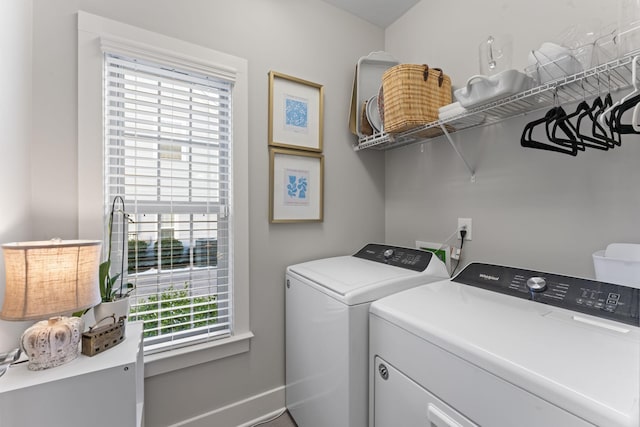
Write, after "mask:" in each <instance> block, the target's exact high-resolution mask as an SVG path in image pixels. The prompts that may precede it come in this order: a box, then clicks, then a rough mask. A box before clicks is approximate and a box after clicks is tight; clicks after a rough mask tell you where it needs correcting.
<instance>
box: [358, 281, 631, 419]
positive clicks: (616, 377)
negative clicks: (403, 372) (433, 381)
mask: <svg viewBox="0 0 640 427" xmlns="http://www.w3.org/2000/svg"><path fill="white" fill-rule="evenodd" d="M371 313H372V315H375V316H378V317H380V318H382V319H385V320H386V321H388V322H390V323H392V324H395V325H397V326H398V327H400V328H402V329H404V330H406V331H408V332H410V333H412V334H413V335H415V336H416V339H423V340H426V341H429V342H431V343H433V344H435V345H437V346H439V347H441V348H443V349H445V350H446V351H449V352H450V353H452V354H453V355H456V356H459V357H461V358H463V359H465V360H467V361H468V362H470V363H472V364H474V365H476V366H478V367H480V368H482V369H484V370H486V371H488V372H490V373H492V374H494V375H496V376H498V377H500V378H502V379H504V380H506V381H508V382H510V383H512V384H515V385H516V386H518V387H520V388H522V389H525V390H527V391H528V392H530V393H532V394H534V395H536V396H539V397H541V398H543V399H545V400H547V401H548V402H550V403H552V404H554V405H556V406H558V407H560V408H563V409H565V410H567V411H569V412H571V413H573V414H575V415H577V416H579V417H581V418H583V419H585V420H588V421H589V422H591V423H594V424H595V425H608V426H616V427H618V426H619V427H622V426H624V427H627V426H628V427H632V426H633V427H637V426H638V425H640V419H639V417H640V406H639V405H640V403H639V400H640V328H638V327H635V326H631V325H626V324H623V323H619V322H614V321H611V320H607V319H600V318H597V317H594V316H590V315H587V314H582V313H577V312H573V311H569V310H566V309H564V308H558V307H553V306H550V305H546V304H539V303H536V302H532V301H527V300H523V299H519V298H514V297H512V296H509V295H504V294H500V293H496V292H491V291H487V290H485V289H481V288H477V287H472V286H467V285H464V284H459V283H455V282H452V281H450V280H445V281H440V282H437V283H432V284H429V285H425V286H419V287H416V288H413V289H409V290H407V291H404V292H400V293H397V294H394V295H391V296H389V297H387V298H383V299H381V300H379V301H376V302H374V303H373V304H372V305H371ZM443 369H446V367H443ZM478 387H479V388H480V389H481V388H482V385H481V384H479V385H478Z"/></svg>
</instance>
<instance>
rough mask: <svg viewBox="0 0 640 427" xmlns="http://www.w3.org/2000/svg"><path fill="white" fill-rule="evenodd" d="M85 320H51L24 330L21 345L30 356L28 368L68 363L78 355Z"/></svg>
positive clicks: (60, 318)
mask: <svg viewBox="0 0 640 427" xmlns="http://www.w3.org/2000/svg"><path fill="white" fill-rule="evenodd" d="M83 331H84V320H82V319H81V318H80V317H60V316H59V317H52V318H50V319H49V320H43V321H41V322H38V323H36V324H34V325H33V326H31V327H30V328H29V329H27V330H26V331H24V333H23V334H22V338H20V344H21V346H22V350H23V351H24V352H25V354H26V355H27V356H28V357H29V366H28V367H29V369H30V370H32V371H41V370H43V369H48V368H53V367H54V366H60V365H62V364H64V363H67V362H70V361H72V360H73V359H75V358H76V357H78V354H79V353H80V347H79V344H80V339H81V338H82V332H83Z"/></svg>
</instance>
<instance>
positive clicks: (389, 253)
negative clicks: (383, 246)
mask: <svg viewBox="0 0 640 427" xmlns="http://www.w3.org/2000/svg"><path fill="white" fill-rule="evenodd" d="M382 255H383V256H384V259H389V258H391V257H392V256H393V249H387V250H385V251H384V253H383V254H382Z"/></svg>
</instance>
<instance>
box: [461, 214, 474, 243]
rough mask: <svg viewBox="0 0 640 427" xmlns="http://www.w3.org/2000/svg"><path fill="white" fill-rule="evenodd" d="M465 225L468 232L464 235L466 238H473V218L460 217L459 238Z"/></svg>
mask: <svg viewBox="0 0 640 427" xmlns="http://www.w3.org/2000/svg"><path fill="white" fill-rule="evenodd" d="M463 227H465V230H467V234H466V235H465V236H464V240H471V236H472V235H471V218H458V239H460V238H461V237H460V230H462V228H463Z"/></svg>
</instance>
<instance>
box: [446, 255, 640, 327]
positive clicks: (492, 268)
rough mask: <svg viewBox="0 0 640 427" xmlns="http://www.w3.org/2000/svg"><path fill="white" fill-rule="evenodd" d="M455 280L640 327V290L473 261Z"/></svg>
mask: <svg viewBox="0 0 640 427" xmlns="http://www.w3.org/2000/svg"><path fill="white" fill-rule="evenodd" d="M452 280H453V281H454V282H457V283H463V284H465V285H470V286H475V287H478V288H483V289H487V290H490V291H494V292H499V293H502V294H507V295H512V296H515V297H519V298H525V299H529V300H531V301H535V302H539V303H543V304H549V305H553V306H556V307H562V308H566V309H568V310H573V311H578V312H581V313H586V314H590V315H592V316H597V317H601V318H605V319H610V320H615V321H618V322H623V323H626V324H629V325H634V326H640V289H636V288H631V287H628V286H622V285H615V284H612V283H605V282H598V281H595V280H589V279H581V278H577V277H568V276H561V275H558V274H551V273H543V272H539V271H532V270H524V269H520V268H514V267H504V266H498V265H491V264H481V263H472V264H469V265H468V266H467V267H465V269H464V270H462V271H461V272H460V273H459V274H458V275H457V276H456V277H455V278H454V279H452Z"/></svg>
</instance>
